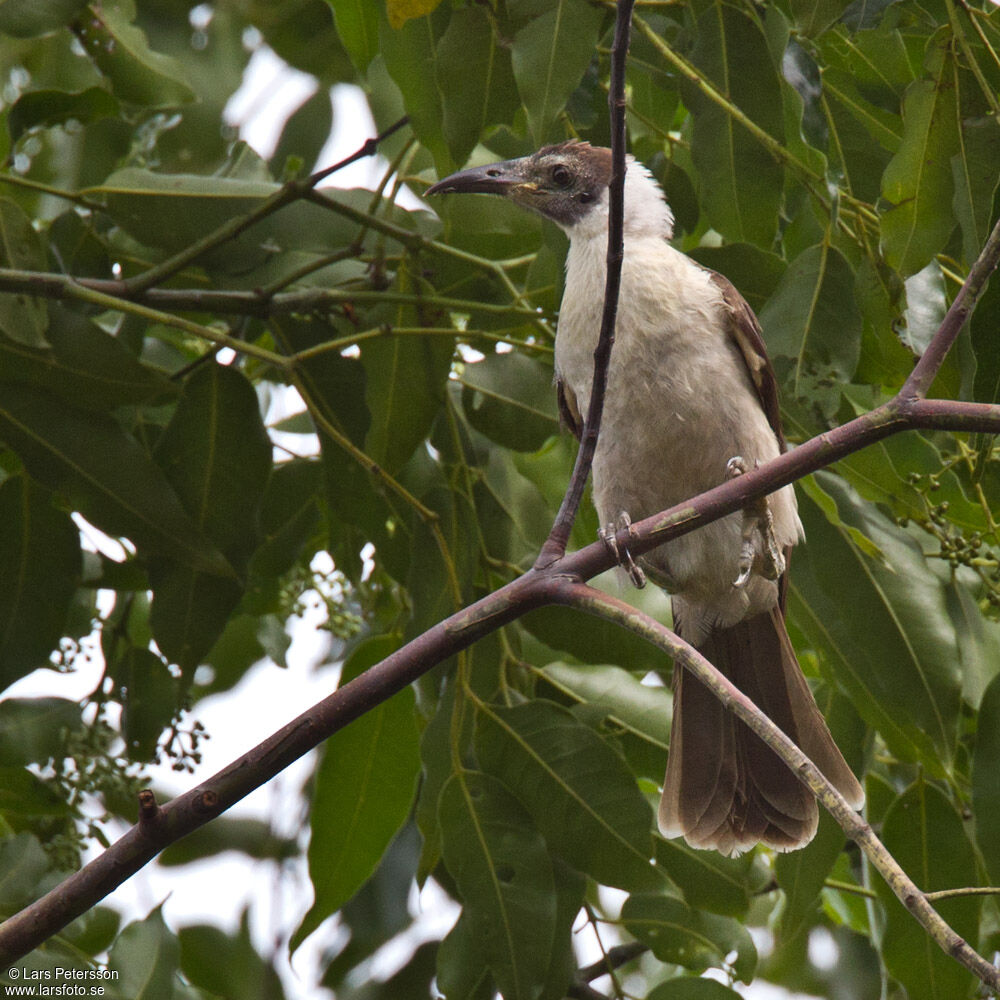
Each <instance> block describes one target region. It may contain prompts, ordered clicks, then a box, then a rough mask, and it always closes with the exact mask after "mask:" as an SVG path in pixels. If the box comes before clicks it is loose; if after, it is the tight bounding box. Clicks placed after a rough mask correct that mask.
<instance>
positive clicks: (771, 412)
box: [711, 271, 785, 451]
mask: <svg viewBox="0 0 1000 1000" xmlns="http://www.w3.org/2000/svg"><path fill="white" fill-rule="evenodd" d="M711 275H712V281H713V282H714V283H715V285H716V286H717V287H718V289H719V291H720V292H721V293H722V301H723V303H724V304H725V307H726V311H727V313H728V318H729V323H728V329H727V332H728V334H729V336H730V337H732V338H733V340H734V341H735V342H736V345H737V347H739V349H740V353H741V354H742V355H743V360H744V361H746V363H747V369H748V370H749V372H750V378H751V379H752V380H753V384H754V388H756V390H757V396H758V397H759V398H760V405H761V406H762V407H763V408H764V413H765V414H766V416H767V421H768V423H769V424H770V425H771V429H772V430H773V431H774V433H775V435H776V436H777V438H778V441H779V442H780V444H781V450H782V451H784V450H785V436H784V434H783V433H782V431H781V410H780V407H779V405H778V380H777V377H776V376H775V374H774V368H773V367H772V366H771V362H770V360H769V358H768V356H767V348H766V347H765V346H764V338H763V337H762V336H761V330H760V323H759V322H758V320H757V317H756V316H755V315H754V312H753V310H752V309H751V308H750V306H749V305H748V304H747V300H746V299H745V298H743V296H742V295H740V293H739V292H738V291H736V288H735V286H734V285H733V283H732V282H731V281H730V280H729V279H728V278H724V277H723V276H722V275H721V274H717V273H716V272H715V271H712V272H711Z"/></svg>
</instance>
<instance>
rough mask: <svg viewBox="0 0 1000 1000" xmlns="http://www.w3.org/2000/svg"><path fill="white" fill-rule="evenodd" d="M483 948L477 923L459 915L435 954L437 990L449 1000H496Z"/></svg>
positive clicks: (484, 942)
mask: <svg viewBox="0 0 1000 1000" xmlns="http://www.w3.org/2000/svg"><path fill="white" fill-rule="evenodd" d="M485 945H486V941H485V939H484V938H483V936H482V935H481V934H480V932H479V928H478V926H477V922H474V921H473V919H472V918H471V917H467V916H466V915H465V913H464V911H463V912H462V913H460V914H459V917H458V920H457V921H456V922H455V926H454V927H452V929H451V930H450V931H449V932H448V934H447V935H446V936H445V939H444V940H443V941H442V942H441V946H440V948H438V954H437V986H438V989H439V990H440V991H441V992H442V993H443V995H444V996H446V997H447V998H448V1000H495V997H496V987H495V986H494V985H493V977H492V976H491V975H490V969H489V966H488V958H487V954H486V949H485Z"/></svg>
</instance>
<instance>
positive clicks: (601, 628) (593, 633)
mask: <svg viewBox="0 0 1000 1000" xmlns="http://www.w3.org/2000/svg"><path fill="white" fill-rule="evenodd" d="M520 622H521V624H522V625H523V626H524V627H525V628H526V629H527V630H528V631H529V632H530V633H531V634H532V635H533V636H535V638H536V639H540V640H541V641H542V642H544V643H545V644H546V645H547V646H551V647H552V648H553V649H558V650H562V651H563V652H566V653H570V654H571V655H573V656H575V657H577V658H578V659H579V660H581V661H582V662H584V663H615V664H618V666H621V667H625V668H627V669H629V670H634V671H636V672H637V673H644V672H646V671H647V670H662V669H664V668H665V667H666V665H667V660H666V657H664V655H663V654H662V653H661V652H659V651H658V650H657V649H656V648H655V647H654V646H652V645H650V644H649V643H648V642H645V641H643V640H642V639H640V638H638V636H635V635H633V634H632V633H631V632H623V631H622V630H621V629H620V628H619V627H618V626H616V625H612V624H610V623H608V622H605V621H602V620H601V619H600V618H594V617H591V616H589V615H585V614H583V613H582V612H580V611H577V610H576V609H570V608H561V607H548V608H540V609H539V610H537V611H530V612H528V614H526V615H525V616H524V617H523V618H521V619H520Z"/></svg>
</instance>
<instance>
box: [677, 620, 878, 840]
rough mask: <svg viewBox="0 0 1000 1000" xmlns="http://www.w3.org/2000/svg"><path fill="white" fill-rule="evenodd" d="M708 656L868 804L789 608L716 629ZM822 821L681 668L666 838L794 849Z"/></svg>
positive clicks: (792, 780)
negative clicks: (825, 712)
mask: <svg viewBox="0 0 1000 1000" xmlns="http://www.w3.org/2000/svg"><path fill="white" fill-rule="evenodd" d="M699 652H701V653H702V655H704V656H705V658H706V659H708V660H709V661H710V662H711V663H713V664H714V665H715V666H716V667H717V668H718V669H719V670H721V671H722V673H724V674H725V675H726V676H727V677H728V678H729V679H730V680H731V681H732V682H733V683H734V684H735V685H736V686H737V687H738V688H739V689H740V690H741V691H743V692H744V693H745V694H746V695H748V696H749V697H750V698H751V699H752V700H753V702H754V704H756V705H757V706H758V707H759V708H761V709H762V710H763V711H764V712H765V713H767V715H768V716H769V717H770V718H771V720H772V721H773V722H775V723H776V724H777V725H778V726H779V727H780V728H781V729H782V731H783V732H784V733H785V735H786V736H789V737H790V738H791V739H792V740H794V741H795V743H797V744H798V746H799V747H800V748H801V749H802V750H803V752H804V753H805V754H806V755H807V756H808V757H809V758H810V759H811V760H812V761H813V763H814V764H816V766H817V767H818V768H819V769H820V770H821V771H822V772H823V774H825V775H826V777H827V778H828V779H829V780H830V781H831V782H832V784H833V785H834V786H835V787H836V788H837V790H838V791H839V792H840V793H841V795H843V796H844V798H846V799H847V801H848V802H849V803H850V804H851V805H852V806H853V807H854V808H860V807H861V805H862V804H863V802H864V792H863V791H862V789H861V786H860V785H859V784H858V781H857V779H856V778H855V777H854V774H853V773H852V772H851V769H850V768H849V767H848V766H847V762H846V761H845V760H844V758H843V756H842V755H841V753H840V750H839V749H837V744H836V743H834V741H833V737H832V736H831V735H830V730H829V729H828V728H827V725H826V722H825V721H824V719H823V716H822V714H821V713H820V711H819V708H818V706H817V705H816V701H815V699H814V698H813V696H812V692H811V691H810V690H809V685H808V684H807V683H806V679H805V677H803V675H802V671H801V670H800V669H799V664H798V661H797V660H796V658H795V651H794V650H793V649H792V643H791V640H790V639H789V638H788V633H787V631H786V630H785V622H784V619H783V617H782V614H781V611H780V609H779V608H777V607H775V608H772V609H771V611H768V612H764V613H762V614H759V615H756V616H754V617H752V618H749V619H747V620H745V621H742V622H740V623H739V624H737V625H734V626H732V627H730V628H725V629H716V630H714V631H713V632H711V634H710V635H709V637H708V638H707V639H706V640H705V641H704V642H703V643H702V644H701V646H700V647H699ZM818 819H819V813H818V810H817V806H816V800H815V799H814V798H813V796H812V793H811V792H810V791H809V790H808V789H807V788H806V787H805V786H804V785H803V784H802V783H801V782H800V781H799V780H798V778H796V777H795V775H794V774H793V773H792V772H791V770H789V768H788V766H787V765H786V764H784V763H783V762H782V761H781V759H780V758H779V757H778V756H777V755H776V754H775V753H774V751H773V750H771V749H769V748H768V747H767V745H766V744H765V743H764V742H763V741H762V740H761V739H760V738H759V737H758V736H756V735H755V734H754V733H753V732H752V731H751V730H750V729H749V727H748V726H747V725H746V724H745V723H743V722H741V721H740V720H739V719H737V718H736V716H735V715H733V714H732V713H731V712H727V711H726V709H725V708H723V706H722V704H721V703H720V702H719V701H718V699H716V698H715V697H714V696H713V695H712V694H711V693H710V692H709V691H708V689H707V688H706V687H704V685H702V684H700V683H699V682H698V681H697V680H695V678H694V677H692V676H690V675H688V674H687V672H686V671H685V670H684V669H683V668H682V667H680V666H679V665H678V666H675V667H674V718H673V726H672V729H671V732H670V754H669V759H668V761H667V775H666V778H665V779H664V786H663V798H662V800H661V802H660V815H659V822H660V829H661V831H662V832H663V834H664V835H665V836H668V837H676V836H680V835H683V836H684V838H685V839H686V840H687V842H688V843H689V844H691V846H692V847H700V848H714V849H716V850H718V851H720V852H721V853H723V854H727V855H732V854H738V853H739V852H740V851H744V850H748V849H749V848H751V847H753V845H754V844H757V843H764V844H766V845H767V846H769V847H773V848H774V849H775V850H778V851H790V850H794V849H795V848H797V847H802V846H804V845H805V844H807V843H808V842H809V841H810V840H811V839H812V837H813V835H814V834H815V832H816V824H817V822H818Z"/></svg>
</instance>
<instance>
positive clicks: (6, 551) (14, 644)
mask: <svg viewBox="0 0 1000 1000" xmlns="http://www.w3.org/2000/svg"><path fill="white" fill-rule="evenodd" d="M81 569H82V565H81V558H80V534H79V531H78V530H77V528H76V525H74V524H73V521H72V520H71V518H70V517H69V516H68V515H67V514H65V513H64V512H63V511H61V510H56V509H55V507H53V505H52V498H51V496H50V495H49V493H48V492H47V491H46V490H43V489H41V488H40V487H39V486H37V485H35V484H34V483H33V482H32V481H31V480H30V479H29V478H28V477H27V476H12V477H11V478H9V479H7V480H6V481H4V482H3V484H0V690H2V689H3V688H5V687H7V686H8V685H9V684H12V683H13V682H14V681H15V680H17V679H18V678H19V677H23V676H25V675H26V674H29V673H31V671H32V670H34V669H36V668H37V667H41V666H48V665H49V654H50V653H51V652H52V651H53V650H54V649H55V648H56V647H57V646H58V644H59V640H60V639H61V638H62V636H63V634H64V630H65V628H66V616H67V614H68V612H69V607H70V602H71V600H72V598H73V592H74V591H75V589H76V586H77V583H78V582H79V579H80V574H81Z"/></svg>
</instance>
